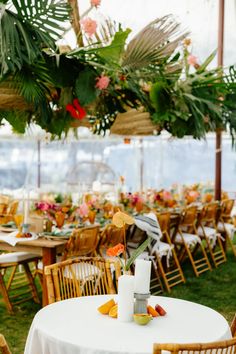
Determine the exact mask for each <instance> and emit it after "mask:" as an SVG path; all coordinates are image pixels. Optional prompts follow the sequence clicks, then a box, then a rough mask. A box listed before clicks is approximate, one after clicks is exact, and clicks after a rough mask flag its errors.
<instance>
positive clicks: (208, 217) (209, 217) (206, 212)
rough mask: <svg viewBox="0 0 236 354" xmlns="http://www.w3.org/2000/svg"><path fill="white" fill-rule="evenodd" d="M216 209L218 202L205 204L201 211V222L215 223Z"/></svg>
mask: <svg viewBox="0 0 236 354" xmlns="http://www.w3.org/2000/svg"><path fill="white" fill-rule="evenodd" d="M218 209H219V203H218V202H214V203H209V204H205V205H204V207H203V209H202V212H201V222H204V223H213V224H214V225H215V223H216V218H217V211H218Z"/></svg>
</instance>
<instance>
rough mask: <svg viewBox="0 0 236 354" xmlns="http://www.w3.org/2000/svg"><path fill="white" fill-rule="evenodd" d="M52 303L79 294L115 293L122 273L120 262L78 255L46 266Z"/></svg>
mask: <svg viewBox="0 0 236 354" xmlns="http://www.w3.org/2000/svg"><path fill="white" fill-rule="evenodd" d="M44 274H45V277H46V284H47V292H48V302H49V304H51V303H53V302H56V301H61V300H65V299H69V298H72V297H77V296H88V295H102V294H115V293H116V292H117V282H118V277H119V276H120V275H121V270H120V263H119V261H113V260H109V259H104V258H101V257H77V258H71V259H67V260H66V261H63V262H59V263H55V264H53V265H50V266H46V267H45V269H44Z"/></svg>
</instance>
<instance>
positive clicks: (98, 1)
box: [90, 0, 101, 7]
mask: <svg viewBox="0 0 236 354" xmlns="http://www.w3.org/2000/svg"><path fill="white" fill-rule="evenodd" d="M90 4H91V6H96V7H97V6H99V5H101V0H90Z"/></svg>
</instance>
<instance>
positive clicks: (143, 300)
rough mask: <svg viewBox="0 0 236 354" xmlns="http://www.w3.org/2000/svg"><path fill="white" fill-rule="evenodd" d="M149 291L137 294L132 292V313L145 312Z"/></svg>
mask: <svg viewBox="0 0 236 354" xmlns="http://www.w3.org/2000/svg"><path fill="white" fill-rule="evenodd" d="M149 297H150V293H147V294H137V293H134V298H135V302H134V313H147V305H148V300H147V299H148V298H149Z"/></svg>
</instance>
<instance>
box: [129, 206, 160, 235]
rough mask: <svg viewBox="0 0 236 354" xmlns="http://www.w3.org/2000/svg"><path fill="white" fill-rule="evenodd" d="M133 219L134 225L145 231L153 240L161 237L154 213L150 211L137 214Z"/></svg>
mask: <svg viewBox="0 0 236 354" xmlns="http://www.w3.org/2000/svg"><path fill="white" fill-rule="evenodd" d="M134 220H135V225H136V226H137V227H138V228H139V229H141V230H143V231H146V233H147V235H148V236H150V237H152V238H153V239H154V240H156V241H159V240H160V239H161V238H162V232H161V229H160V226H159V223H158V220H157V218H156V215H155V214H154V213H152V212H150V213H148V214H144V215H137V216H135V218H134Z"/></svg>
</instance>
